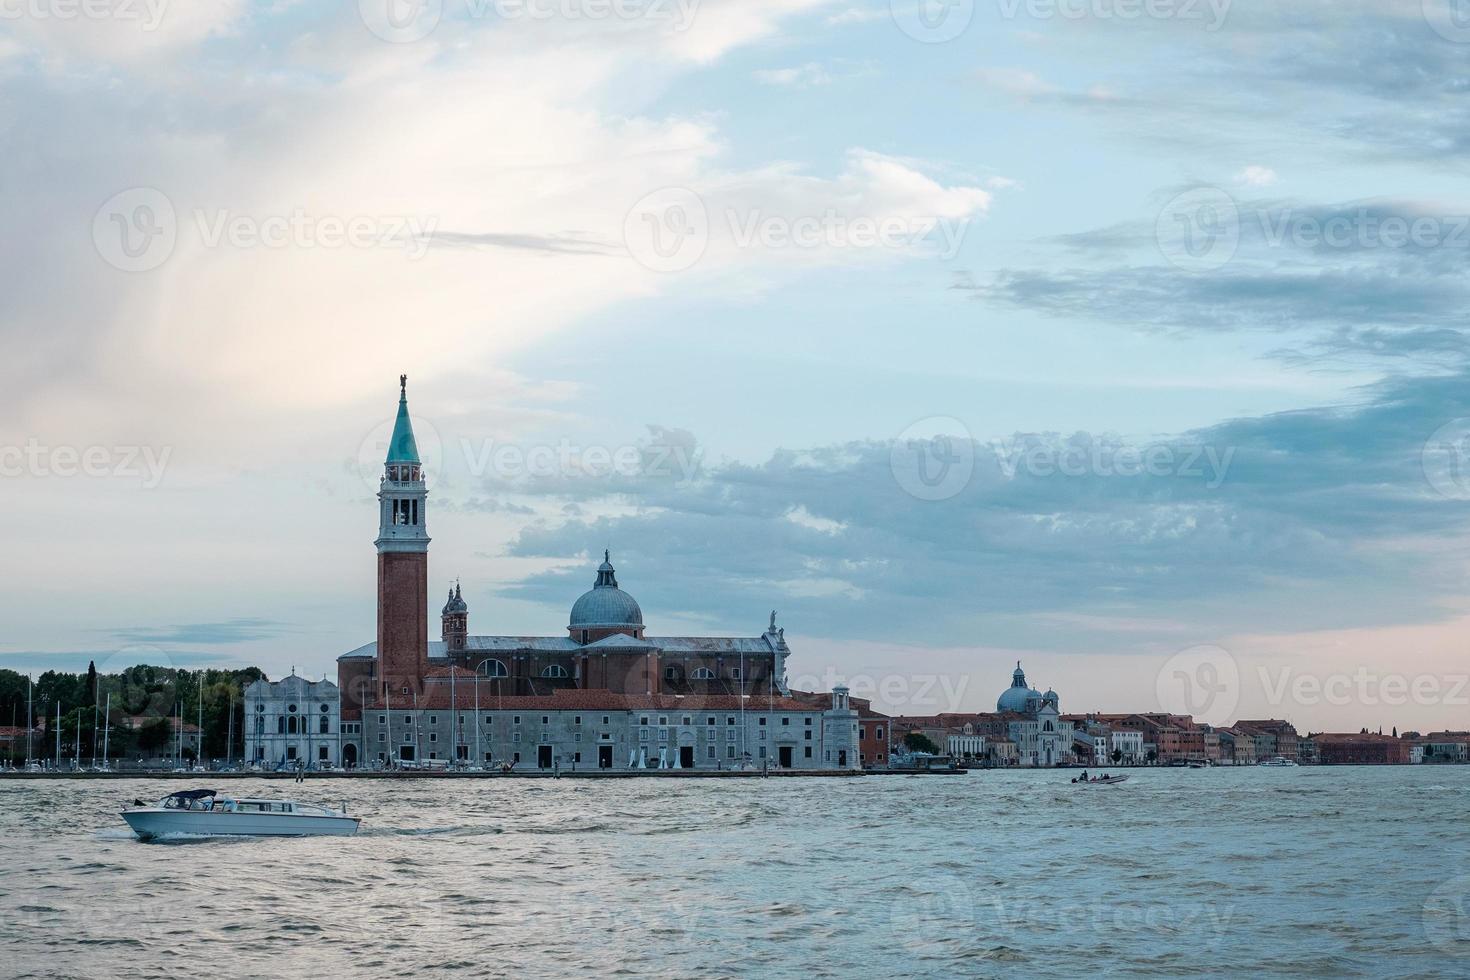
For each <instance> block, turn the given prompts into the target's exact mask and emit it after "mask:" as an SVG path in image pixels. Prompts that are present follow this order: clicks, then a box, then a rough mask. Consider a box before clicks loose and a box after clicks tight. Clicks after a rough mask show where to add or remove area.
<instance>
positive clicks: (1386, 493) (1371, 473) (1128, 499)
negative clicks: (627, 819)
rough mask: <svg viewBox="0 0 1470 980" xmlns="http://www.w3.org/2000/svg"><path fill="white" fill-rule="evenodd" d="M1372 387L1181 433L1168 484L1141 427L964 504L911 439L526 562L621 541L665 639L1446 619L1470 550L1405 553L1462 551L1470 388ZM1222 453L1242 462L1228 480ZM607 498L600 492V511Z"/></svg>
mask: <svg viewBox="0 0 1470 980" xmlns="http://www.w3.org/2000/svg"><path fill="white" fill-rule="evenodd" d="M1360 395H1361V399H1360V401H1359V403H1358V404H1356V405H1353V406H1348V407H1338V408H1322V409H1317V410H1312V411H1300V412H1289V413H1282V414H1277V415H1270V416H1265V417H1261V418H1251V419H1240V420H1236V421H1231V422H1227V423H1224V424H1221V425H1218V426H1214V427H1211V428H1208V429H1203V430H1200V431H1197V432H1192V433H1187V434H1184V435H1181V436H1179V437H1177V438H1174V439H1171V440H1167V441H1165V442H1161V443H1158V444H1156V445H1155V446H1154V447H1151V448H1152V449H1153V450H1154V451H1156V452H1157V453H1159V455H1160V458H1162V459H1165V460H1167V463H1168V465H1167V466H1165V467H1163V468H1161V469H1160V470H1159V471H1158V472H1152V473H1150V472H1144V473H1135V472H1134V471H1132V470H1128V469H1124V471H1123V472H1121V473H1120V472H1118V471H1119V470H1120V469H1123V468H1122V467H1121V466H1120V465H1119V461H1120V460H1124V459H1129V460H1137V459H1138V458H1140V454H1138V453H1133V454H1132V455H1129V454H1130V453H1131V452H1132V451H1133V450H1137V449H1139V448H1140V447H1137V446H1132V445H1130V444H1129V443H1128V442H1127V441H1126V440H1122V439H1119V438H1117V437H1109V436H1100V435H1091V434H1085V433H1081V434H1075V435H1071V436H1061V435H1056V434H1035V435H1027V436H1018V437H1016V438H1015V439H1014V440H1009V441H1007V442H1006V443H1004V444H1002V445H999V446H995V445H981V446H976V447H975V448H976V452H977V454H978V455H977V465H976V468H975V473H974V477H973V479H972V480H971V481H970V483H969V485H968V486H967V487H966V488H965V489H964V491H963V492H961V493H959V494H958V495H956V496H954V497H953V498H951V499H946V500H941V501H925V500H919V499H916V498H914V497H912V496H909V495H908V494H907V493H905V491H904V490H903V488H902V487H901V486H900V485H899V482H898V480H896V479H895V475H894V470H893V468H892V466H893V464H892V460H893V445H892V444H891V443H886V442H854V443H848V444H844V445H840V446H832V447H826V448H821V449H815V450H810V451H805V452H792V451H783V452H779V453H777V454H775V455H774V456H772V457H771V459H769V460H768V461H766V462H765V463H762V464H760V465H745V464H726V465H723V466H718V467H714V468H711V469H709V470H707V471H706V472H705V473H704V474H703V475H702V478H701V479H700V480H699V481H697V482H695V483H692V484H688V485H684V486H680V487H675V486H670V485H667V484H659V483H657V482H653V481H650V482H649V483H648V484H647V485H646V486H645V487H644V488H643V490H642V492H640V493H637V494H628V495H625V496H624V497H623V498H622V499H623V500H624V501H626V500H628V499H632V500H634V501H635V502H636V504H637V505H638V510H637V512H636V513H634V514H632V515H630V516H617V517H609V516H584V517H581V518H576V517H570V518H568V519H565V520H562V521H559V522H555V523H538V524H535V525H532V526H530V527H528V528H527V529H526V530H524V531H523V532H522V533H521V535H520V536H519V537H518V538H517V540H516V541H515V543H514V545H513V547H512V552H513V553H514V554H516V555H517V556H521V557H538V558H566V557H568V556H574V555H579V554H587V553H589V552H592V551H594V550H595V549H597V548H600V547H601V546H602V545H603V544H604V543H610V544H611V545H612V547H613V550H614V557H615V561H616V563H617V565H618V568H619V575H620V579H621V580H622V583H623V585H624V586H625V587H626V588H628V589H629V591H631V592H633V593H634V594H635V595H636V596H637V597H638V598H639V599H640V600H641V601H642V603H643V605H644V609H645V614H646V616H647V618H648V620H649V622H650V628H651V629H652V630H654V631H655V632H656V631H658V630H659V629H660V627H659V625H658V621H659V619H660V618H661V617H668V616H671V615H675V614H679V615H683V616H685V617H687V618H691V619H694V620H695V621H699V622H705V623H709V624H711V626H712V627H713V628H720V629H749V628H751V625H752V624H753V623H757V622H758V621H759V618H760V616H761V614H762V613H763V612H764V611H765V610H767V609H769V608H771V607H773V606H774V607H777V608H780V609H782V610H783V611H784V612H785V613H786V614H787V621H788V622H790V623H792V624H798V623H799V624H800V629H801V630H802V631H803V632H809V633H812V634H819V635H826V636H830V637H833V638H865V639H873V640H889V641H895V642H902V641H906V640H911V639H914V638H922V641H923V642H926V643H987V644H1025V645H1032V646H1048V645H1052V644H1055V645H1056V646H1058V647H1060V646H1063V645H1065V643H1064V640H1067V641H1070V642H1071V643H1073V644H1075V643H1078V642H1082V643H1083V644H1084V645H1085V643H1086V642H1088V640H1089V639H1090V640H1091V641H1093V642H1096V639H1097V638H1096V637H1092V638H1087V637H1077V636H1074V637H1064V636H1063V635H1062V634H1061V633H1058V632H1055V631H1053V630H1051V629H1050V628H1047V629H1045V630H1044V629H1043V628H1042V627H1041V626H1040V625H1039V624H1040V623H1042V622H1045V621H1046V619H1045V616H1046V614H1057V615H1059V616H1060V615H1066V614H1075V613H1086V614H1095V615H1102V616H1115V617H1120V618H1124V619H1135V618H1155V619H1156V618H1160V617H1164V618H1168V617H1177V618H1179V619H1181V620H1182V621H1184V622H1186V623H1188V624H1189V626H1190V628H1191V629H1195V630H1198V631H1201V632H1202V633H1203V635H1220V634H1221V633H1223V632H1233V631H1236V630H1245V629H1249V630H1257V629H1263V630H1264V629H1271V628H1281V629H1298V628H1313V627H1326V626H1333V627H1342V626H1351V625H1383V624H1387V623H1396V622H1407V621H1418V620H1425V619H1428V620H1432V619H1435V618H1437V617H1439V616H1441V615H1443V612H1444V606H1443V601H1444V600H1445V599H1446V597H1448V596H1452V595H1454V594H1456V592H1457V591H1458V577H1457V576H1456V575H1455V574H1454V573H1453V568H1454V567H1456V562H1458V561H1459V560H1463V556H1454V557H1451V556H1448V555H1445V554H1439V553H1436V552H1434V551H1433V549H1430V550H1429V551H1427V552H1426V551H1425V550H1424V549H1413V548H1405V547H1403V542H1405V541H1407V540H1440V541H1449V540H1451V536H1452V535H1454V534H1455V533H1456V532H1458V531H1459V530H1460V529H1461V528H1463V526H1464V525H1465V522H1466V521H1467V520H1470V504H1466V503H1465V502H1464V501H1462V500H1460V499H1457V498H1456V497H1454V496H1444V495H1442V494H1441V493H1438V492H1436V489H1435V487H1434V486H1432V485H1431V482H1430V481H1429V480H1427V479H1426V477H1425V474H1424V471H1423V463H1422V458H1421V457H1422V454H1423V451H1424V446H1425V442H1426V440H1427V439H1429V438H1430V436H1431V434H1433V433H1434V432H1435V430H1436V429H1438V428H1439V427H1440V426H1441V425H1443V424H1444V423H1445V422H1447V421H1449V420H1451V419H1455V418H1459V417H1463V416H1470V374H1466V373H1459V374H1454V375H1446V376H1444V377H1437V378H1436V377H1429V378H1425V377H1417V378H1412V379H1402V380H1398V381H1394V382H1385V383H1383V384H1380V385H1378V386H1375V387H1373V388H1370V389H1367V390H1365V391H1363V392H1361V393H1360ZM1144 448H1150V447H1144ZM1204 452H1212V453H1213V454H1214V455H1213V456H1212V457H1211V456H1204V455H1198V454H1199V453H1204ZM1032 454H1035V458H1037V459H1040V460H1042V461H1046V460H1052V461H1055V460H1058V459H1063V458H1068V459H1072V460H1074V461H1083V464H1082V469H1083V472H1078V473H1075V474H1074V475H1067V474H1066V473H1064V472H1060V471H1057V470H1056V469H1055V468H1047V467H1044V466H1043V467H1038V466H1035V465H1033V464H1032V463H1030V462H1028V461H1027V460H1029V459H1030V458H1031V457H1032ZM1211 459H1213V460H1215V461H1216V462H1217V463H1223V464H1224V467H1223V477H1222V478H1221V479H1220V480H1219V481H1218V482H1217V481H1214V480H1212V479H1210V474H1211V467H1212V465H1213V464H1212V463H1211V462H1210V460H1211ZM1091 460H1101V461H1102V462H1101V463H1097V462H1088V461H1091ZM1191 467H1193V469H1191ZM561 489H562V490H566V488H565V487H563V488H561ZM595 498H596V491H595V489H589V492H588V493H587V494H586V495H585V497H584V498H583V504H584V506H585V508H586V511H587V514H588V515H592V514H596V513H598V510H599V509H598V508H597V507H596V506H595ZM603 513H606V512H605V511H603ZM808 516H809V517H815V518H818V519H821V520H822V521H829V522H835V523H834V524H833V525H825V526H823V527H820V528H817V527H812V526H810V522H809V521H807V520H805V519H804V518H806V517H808ZM794 518H795V519H794ZM834 527H836V528H837V529H836V530H833V528H834ZM590 569H591V563H590V559H589V563H588V566H587V567H586V568H581V569H577V570H576V571H574V572H571V573H554V574H552V573H549V574H544V575H540V576H535V577H533V578H531V579H530V580H529V581H527V582H525V583H523V584H522V585H521V586H520V587H519V588H518V589H517V593H518V594H519V596H521V597H523V598H527V599H533V600H537V601H543V602H550V603H553V604H557V603H561V604H567V603H570V601H571V600H572V599H573V598H575V596H576V595H577V594H579V593H580V592H581V591H582V590H583V589H585V588H587V587H589V585H590V583H591V574H592V573H591V571H590ZM1245 608H1249V609H1250V610H1251V612H1250V617H1249V621H1246V620H1245V619H1244V617H1243V616H1242V614H1241V612H1240V610H1242V609H1245ZM793 628H795V626H793ZM1115 639H1117V638H1116V637H1115ZM1134 639H1139V638H1138V637H1134Z"/></svg>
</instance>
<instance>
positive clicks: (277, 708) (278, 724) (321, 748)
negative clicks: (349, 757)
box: [244, 670, 344, 769]
mask: <svg viewBox="0 0 1470 980" xmlns="http://www.w3.org/2000/svg"><path fill="white" fill-rule="evenodd" d="M244 724H245V762H246V764H248V765H257V764H258V765H260V766H262V767H263V768H266V769H277V768H280V767H282V766H285V767H294V766H296V765H298V764H299V765H302V766H305V767H306V768H308V769H320V768H323V767H324V766H339V765H341V764H342V755H341V733H342V732H343V730H344V729H343V726H342V700H341V697H340V696H339V691H338V688H337V685H336V684H333V683H332V682H331V681H329V680H327V679H326V678H323V679H322V680H319V681H309V680H307V679H306V678H304V677H299V676H297V674H296V672H295V671H294V670H293V671H292V672H291V676H289V677H286V678H283V679H282V680H279V681H275V682H271V681H267V680H263V679H262V680H258V681H254V682H253V683H251V684H250V685H249V686H248V687H246V688H245V722H244Z"/></svg>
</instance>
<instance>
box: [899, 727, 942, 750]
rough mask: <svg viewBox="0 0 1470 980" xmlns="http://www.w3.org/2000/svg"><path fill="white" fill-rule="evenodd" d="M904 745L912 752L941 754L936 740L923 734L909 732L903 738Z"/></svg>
mask: <svg viewBox="0 0 1470 980" xmlns="http://www.w3.org/2000/svg"><path fill="white" fill-rule="evenodd" d="M903 744H904V745H906V746H908V750H909V751H910V752H928V753H929V754H930V755H938V754H939V746H937V745H935V744H934V740H933V739H931V738H930V737H929V736H928V735H925V734H924V733H923V732H909V733H908V734H907V735H905V736H904V737H903Z"/></svg>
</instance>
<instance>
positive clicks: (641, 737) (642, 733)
mask: <svg viewBox="0 0 1470 980" xmlns="http://www.w3.org/2000/svg"><path fill="white" fill-rule="evenodd" d="M638 741H640V742H646V741H648V729H646V728H640V729H638Z"/></svg>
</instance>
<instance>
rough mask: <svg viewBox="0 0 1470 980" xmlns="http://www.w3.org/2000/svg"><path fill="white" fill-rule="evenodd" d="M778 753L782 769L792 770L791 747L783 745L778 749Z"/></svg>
mask: <svg viewBox="0 0 1470 980" xmlns="http://www.w3.org/2000/svg"><path fill="white" fill-rule="evenodd" d="M776 752H777V761H778V762H780V764H781V768H782V769H790V768H791V746H789V745H783V746H781V747H780V748H779V749H777V750H776Z"/></svg>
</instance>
